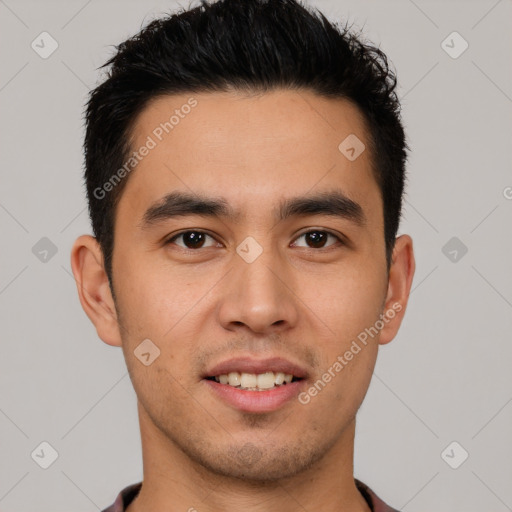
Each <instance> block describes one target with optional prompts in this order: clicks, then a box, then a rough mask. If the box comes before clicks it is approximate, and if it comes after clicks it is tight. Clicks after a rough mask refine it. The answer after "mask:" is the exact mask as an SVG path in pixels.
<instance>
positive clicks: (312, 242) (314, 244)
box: [292, 229, 343, 249]
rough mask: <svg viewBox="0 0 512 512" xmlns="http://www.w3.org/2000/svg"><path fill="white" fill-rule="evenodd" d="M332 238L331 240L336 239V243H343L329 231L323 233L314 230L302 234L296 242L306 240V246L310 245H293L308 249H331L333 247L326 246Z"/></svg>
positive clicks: (295, 243)
mask: <svg viewBox="0 0 512 512" xmlns="http://www.w3.org/2000/svg"><path fill="white" fill-rule="evenodd" d="M329 237H331V239H334V241H335V242H336V241H338V242H340V243H343V241H342V240H341V238H340V237H338V236H336V235H334V234H332V233H329V232H328V231H322V230H320V229H314V230H312V231H307V232H306V233H302V235H300V236H299V237H297V238H296V239H295V240H300V239H301V238H304V240H305V242H306V244H308V245H298V244H297V242H294V243H293V244H292V245H293V246H294V247H297V246H298V247H308V248H311V249H322V248H324V247H330V246H331V245H334V244H330V245H326V242H327V240H328V239H329Z"/></svg>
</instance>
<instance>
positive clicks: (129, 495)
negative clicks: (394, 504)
mask: <svg viewBox="0 0 512 512" xmlns="http://www.w3.org/2000/svg"><path fill="white" fill-rule="evenodd" d="M354 480H355V482H356V487H357V488H358V490H359V492H360V493H361V494H362V495H363V498H364V499H365V500H366V502H367V503H368V506H369V507H370V509H371V511H372V512H399V511H398V510H396V509H394V508H391V507H390V506H389V505H386V504H385V503H384V502H383V501H382V500H381V499H380V498H379V497H378V496H377V495H376V494H375V493H374V492H373V491H372V490H371V489H370V488H369V487H368V486H367V485H365V484H363V482H360V481H359V480H358V479H357V478H355V479H354ZM141 487H142V482H139V483H138V484H132V485H129V486H128V487H125V488H124V489H123V490H122V491H121V492H120V493H119V494H118V496H117V498H116V501H115V502H114V504H113V505H111V506H110V507H108V508H106V509H105V510H103V511H102V512H125V510H126V507H127V506H128V505H129V504H130V503H131V502H132V501H133V500H134V499H135V497H136V496H137V494H138V493H139V491H140V488H141Z"/></svg>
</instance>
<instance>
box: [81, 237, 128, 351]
mask: <svg viewBox="0 0 512 512" xmlns="http://www.w3.org/2000/svg"><path fill="white" fill-rule="evenodd" d="M71 268H72V270H73V275H74V276H75V281H76V286H77V290H78V297H79V298H80V303H81V304H82V308H83V310H84V311H85V313H86V314H87V316H88V317H89V319H90V320H91V322H92V323H93V324H94V326H95V327H96V332H97V333H98V336H99V337H100V338H101V339H102V340H103V341H104V342H105V343H107V344H108V345H113V346H119V347H120V346H121V345H122V343H121V336H120V330H119V324H118V320H117V312H116V308H115V304H114V299H113V297H112V293H111V290H110V285H109V282H108V277H107V274H106V272H105V267H104V260H103V252H102V250H101V247H100V245H99V243H98V241H97V240H96V238H94V237H92V236H90V235H82V236H80V237H79V238H77V239H76V241H75V243H74V244H73V248H72V249H71Z"/></svg>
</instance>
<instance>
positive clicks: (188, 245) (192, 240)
mask: <svg viewBox="0 0 512 512" xmlns="http://www.w3.org/2000/svg"><path fill="white" fill-rule="evenodd" d="M208 238H210V239H211V240H213V241H214V242H215V239H214V238H213V237H212V236H211V235H209V234H208V233H205V232H204V231H195V230H194V231H192V230H191V231H183V232H181V233H178V234H177V235H174V236H173V237H172V238H170V239H169V240H167V242H165V244H166V245H167V244H171V243H175V240H179V239H181V240H182V242H183V245H182V244H178V243H176V245H177V246H178V247H182V248H184V249H201V248H203V247H213V246H214V245H215V243H214V244H213V245H206V246H205V241H206V240H207V239H208Z"/></svg>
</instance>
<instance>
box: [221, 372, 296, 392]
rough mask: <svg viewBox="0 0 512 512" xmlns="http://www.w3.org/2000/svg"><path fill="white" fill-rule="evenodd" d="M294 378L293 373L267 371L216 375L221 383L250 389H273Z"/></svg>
mask: <svg viewBox="0 0 512 512" xmlns="http://www.w3.org/2000/svg"><path fill="white" fill-rule="evenodd" d="M292 379H293V375H292V374H284V373H282V372H277V373H274V372H265V373H260V374H255V373H239V372H231V373H229V374H227V375H226V374H224V375H217V376H216V377H215V380H216V381H217V382H220V383H221V384H228V385H230V386H233V387H236V388H239V389H247V390H250V391H264V390H266V389H272V388H274V387H276V386H281V385H282V384H289V383H290V382H291V381H292Z"/></svg>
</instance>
